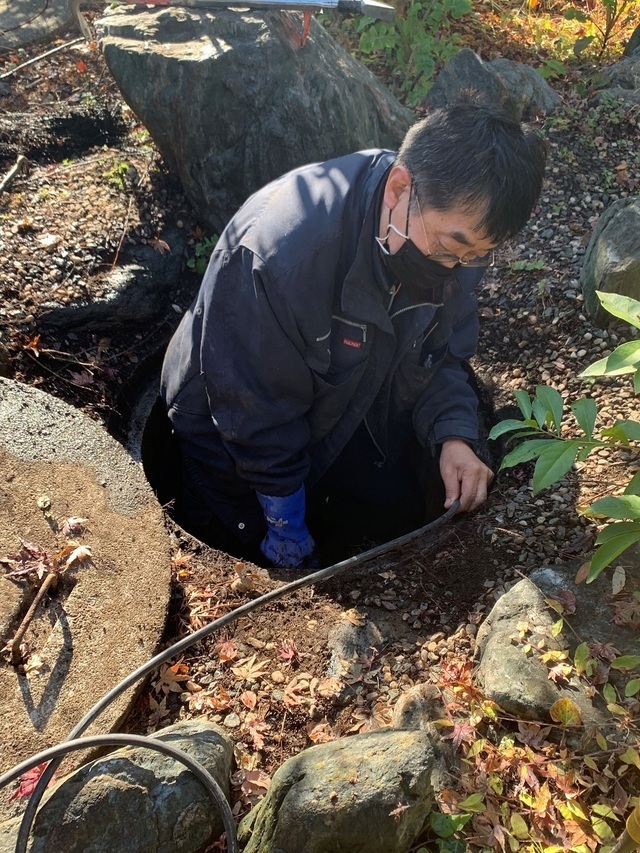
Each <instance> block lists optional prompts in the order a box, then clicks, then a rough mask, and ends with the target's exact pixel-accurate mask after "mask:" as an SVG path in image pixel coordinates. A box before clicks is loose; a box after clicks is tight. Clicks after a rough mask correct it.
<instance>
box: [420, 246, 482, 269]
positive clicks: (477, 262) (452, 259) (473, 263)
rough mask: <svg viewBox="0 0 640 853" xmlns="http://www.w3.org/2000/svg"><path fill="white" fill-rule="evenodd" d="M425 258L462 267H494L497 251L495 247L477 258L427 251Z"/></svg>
mask: <svg viewBox="0 0 640 853" xmlns="http://www.w3.org/2000/svg"><path fill="white" fill-rule="evenodd" d="M425 258H431V260H432V261H435V262H436V263H437V264H460V266H461V267H493V266H495V263H496V253H495V251H494V250H493V249H491V251H490V252H487V254H486V255H477V256H476V257H475V258H461V257H459V255H440V254H437V253H434V252H427V253H426V254H425Z"/></svg>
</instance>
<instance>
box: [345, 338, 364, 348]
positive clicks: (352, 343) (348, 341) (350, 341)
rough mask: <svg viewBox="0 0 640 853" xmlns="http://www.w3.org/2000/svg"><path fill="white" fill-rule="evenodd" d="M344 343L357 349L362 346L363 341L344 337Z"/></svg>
mask: <svg viewBox="0 0 640 853" xmlns="http://www.w3.org/2000/svg"><path fill="white" fill-rule="evenodd" d="M342 343H343V344H346V345H347V346H348V347H354V348H355V349H360V347H361V346H362V341H354V340H353V339H352V338H343V339H342Z"/></svg>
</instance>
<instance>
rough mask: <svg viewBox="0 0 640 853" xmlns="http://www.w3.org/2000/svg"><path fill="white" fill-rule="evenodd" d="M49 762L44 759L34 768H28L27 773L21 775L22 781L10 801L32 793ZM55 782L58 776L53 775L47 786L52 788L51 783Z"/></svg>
mask: <svg viewBox="0 0 640 853" xmlns="http://www.w3.org/2000/svg"><path fill="white" fill-rule="evenodd" d="M47 763H48V762H46V761H44V762H43V763H42V764H38V766H37V767H34V768H33V769H32V770H27V772H26V773H23V774H22V776H21V777H20V782H19V783H18V787H17V788H16V790H15V791H14V792H13V794H11V796H10V797H9V802H11V801H12V800H17V799H18V797H28V796H29V795H30V794H32V793H33V789H34V788H35V787H36V785H37V784H38V780H39V779H40V777H41V776H42V774H43V773H44V769H45V767H46V766H47ZM55 783H56V777H55V775H54V776H52V777H51V781H50V782H49V784H48V785H47V788H50V787H51V785H54V784H55Z"/></svg>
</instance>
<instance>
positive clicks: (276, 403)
mask: <svg viewBox="0 0 640 853" xmlns="http://www.w3.org/2000/svg"><path fill="white" fill-rule="evenodd" d="M544 163H545V148H544V144H543V142H542V140H541V139H540V138H539V137H538V136H537V135H536V134H535V133H534V132H533V131H531V130H530V129H527V128H523V127H521V125H520V124H519V123H517V122H515V121H513V120H511V119H510V118H508V117H507V116H506V115H504V114H502V113H499V112H496V111H495V110H493V109H491V108H489V107H485V106H480V105H474V104H468V103H467V104H459V105H456V106H453V107H451V108H448V109H445V110H438V111H436V112H434V113H432V114H431V115H430V116H428V117H427V118H426V119H424V120H423V121H421V122H419V123H417V124H416V125H414V126H413V127H412V128H411V129H410V130H409V132H408V134H407V136H406V138H405V140H404V142H403V144H402V146H401V147H400V150H399V151H398V153H397V155H396V154H394V153H393V152H391V151H383V150H373V151H362V152H358V153H355V154H352V155H348V156H346V157H341V158H338V159H335V160H330V161H328V162H325V163H316V164H312V165H310V166H305V167H303V168H300V169H296V170H295V171H293V172H290V173H288V174H286V175H284V176H283V177H281V178H279V179H278V180H276V181H274V182H272V183H271V184H269V185H268V186H266V187H264V188H263V189H262V190H260V191H259V192H257V193H256V194H255V195H253V196H252V197H251V198H250V199H249V200H248V201H247V202H246V203H245V204H244V205H243V207H242V208H241V209H240V211H239V212H238V213H237V214H236V215H235V216H234V218H233V219H232V220H231V222H230V223H229V224H228V226H227V227H226V229H225V231H224V232H223V234H222V236H221V237H220V240H219V241H218V243H217V246H216V249H215V251H214V252H213V254H212V257H211V261H210V263H209V267H208V269H207V272H206V274H205V276H204V280H203V282H202V287H201V289H200V292H199V294H198V296H197V298H196V300H195V302H194V303H193V305H192V306H191V308H190V310H189V311H188V312H187V313H186V314H185V316H184V317H183V319H182V322H181V324H180V326H179V328H178V330H177V331H176V333H175V335H174V337H173V339H172V341H171V343H170V344H169V349H168V352H167V355H166V358H165V363H164V368H163V377H162V396H163V400H164V403H165V406H166V409H167V412H168V415H169V418H170V420H171V423H172V426H173V430H174V433H175V435H176V436H177V438H178V441H179V444H180V447H181V451H182V467H183V479H184V489H183V494H182V496H181V498H179V499H178V501H177V507H178V511H179V520H180V521H181V522H182V523H183V524H184V525H185V527H187V529H190V530H191V531H192V532H194V533H195V534H196V535H199V536H200V538H206V539H207V541H209V542H210V543H211V544H214V545H216V546H217V547H219V548H222V549H224V550H227V551H229V552H230V553H233V554H236V555H238V556H247V555H252V554H255V553H256V551H255V550H254V551H252V550H251V549H252V548H255V546H256V544H259V546H260V552H261V554H262V555H264V557H266V558H267V560H268V561H269V562H270V563H271V564H273V565H276V566H281V567H291V568H297V569H303V568H305V567H306V566H308V564H309V561H310V560H311V559H313V558H314V556H315V554H316V553H317V552H316V545H315V538H320V539H321V540H322V538H325V534H324V532H323V527H322V525H323V524H324V525H325V527H327V529H328V534H327V535H328V536H329V537H331V536H332V535H334V534H335V533H336V531H337V528H338V527H342V530H343V532H344V531H345V529H346V531H347V532H348V531H349V529H350V528H354V529H355V528H358V529H359V530H360V528H361V527H362V522H363V521H364V522H365V524H364V528H366V521H367V520H368V521H369V530H368V532H367V533H366V535H368V536H369V537H370V538H371V537H373V538H377V539H378V541H380V540H384V539H388V538H390V537H391V536H393V535H400V534H401V533H403V532H406V531H407V530H410V529H413V528H415V527H416V526H419V525H420V523H421V522H422V521H423V520H424V517H425V506H426V502H427V500H428V497H429V493H430V492H432V491H433V489H434V488H435V485H434V476H433V473H432V471H431V470H430V468H429V458H435V459H439V462H438V464H439V471H440V476H441V478H442V482H443V484H444V491H445V497H446V500H445V504H444V505H445V507H448V506H450V505H451V503H452V502H453V501H454V500H456V499H458V500H460V505H461V508H462V509H463V510H473V509H475V508H476V507H478V506H479V505H480V504H481V503H482V502H483V501H484V500H485V499H486V495H487V487H488V484H489V482H490V480H491V478H492V476H493V475H492V472H491V471H490V470H489V468H487V467H486V465H484V463H483V462H482V461H481V460H480V459H479V458H478V457H477V456H476V454H475V452H474V443H475V442H476V441H477V438H478V428H477V423H476V407H477V400H476V397H475V394H474V392H473V390H472V388H471V386H470V385H469V383H468V374H467V372H466V370H465V368H464V362H465V360H466V359H468V358H469V357H470V356H471V355H473V354H474V352H475V350H476V345H477V339H478V319H477V310H476V301H475V297H474V296H473V289H474V288H475V287H476V285H477V284H478V282H479V281H480V279H481V278H482V276H483V274H484V271H485V269H486V267H487V266H489V265H491V264H492V263H493V251H494V249H495V248H496V247H498V246H499V245H500V244H501V243H502V242H503V241H504V240H506V239H508V238H510V237H512V236H513V235H515V234H516V233H517V232H518V231H519V230H520V229H521V228H522V227H523V226H524V224H525V223H526V221H527V220H528V218H529V216H530V214H531V211H532V209H533V206H534V204H535V202H536V199H537V198H538V195H539V193H540V189H541V184H542V178H543V172H544ZM364 528H363V529H364ZM371 528H373V529H371ZM312 531H313V533H312ZM314 534H315V538H314ZM358 535H360V534H358ZM354 536H355V533H354ZM352 544H355V543H352Z"/></svg>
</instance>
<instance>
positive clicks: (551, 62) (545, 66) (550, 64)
mask: <svg viewBox="0 0 640 853" xmlns="http://www.w3.org/2000/svg"><path fill="white" fill-rule="evenodd" d="M538 73H539V74H540V76H541V77H544V78H545V80H553V79H555V78H556V77H564V75H565V74H566V73H567V69H566V67H565V65H564V63H563V62H561V61H560V60H559V59H554V58H553V57H549V58H548V59H545V60H544V62H543V63H542V65H541V66H540V67H539V68H538Z"/></svg>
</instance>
